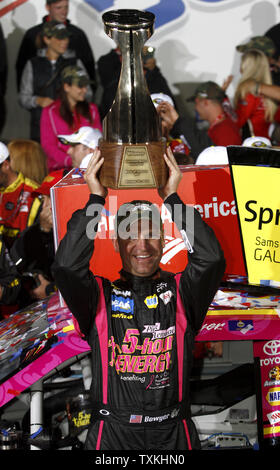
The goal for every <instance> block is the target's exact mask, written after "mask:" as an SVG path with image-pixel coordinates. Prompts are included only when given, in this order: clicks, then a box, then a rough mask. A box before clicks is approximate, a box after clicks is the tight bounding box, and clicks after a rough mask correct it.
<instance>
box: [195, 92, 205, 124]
mask: <svg viewBox="0 0 280 470" xmlns="http://www.w3.org/2000/svg"><path fill="white" fill-rule="evenodd" d="M194 102H195V109H196V111H197V112H198V114H199V117H200V118H201V119H205V118H206V115H205V111H206V100H205V99H204V98H198V97H196V98H195V101H194Z"/></svg>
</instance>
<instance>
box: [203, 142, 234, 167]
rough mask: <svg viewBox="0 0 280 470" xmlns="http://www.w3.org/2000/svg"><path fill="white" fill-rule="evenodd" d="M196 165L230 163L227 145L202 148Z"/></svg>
mask: <svg viewBox="0 0 280 470" xmlns="http://www.w3.org/2000/svg"><path fill="white" fill-rule="evenodd" d="M195 164H196V165H213V164H214V165H228V154H227V148H226V147H220V146H216V147H214V146H211V147H207V148H206V149H204V150H202V152H201V153H200V154H199V155H198V157H197V159H196V162H195Z"/></svg>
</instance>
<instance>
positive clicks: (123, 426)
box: [53, 193, 225, 451]
mask: <svg viewBox="0 0 280 470" xmlns="http://www.w3.org/2000/svg"><path fill="white" fill-rule="evenodd" d="M98 203H99V204H101V206H99V209H97V212H98V211H99V213H100V211H101V209H100V207H102V204H104V199H103V198H101V197H99V196H96V195H91V196H90V199H89V202H88V203H87V205H86V207H85V208H84V209H80V210H78V211H76V212H75V213H74V214H73V215H72V218H71V219H70V221H69V222H68V227H67V233H66V235H65V237H64V238H63V240H62V241H61V243H60V245H59V248H58V251H57V254H56V260H55V262H54V265H53V273H54V277H55V280H56V283H57V286H58V288H59V290H60V292H61V294H62V296H63V298H64V299H65V301H66V303H67V304H68V306H69V308H70V310H71V311H72V313H73V314H74V317H75V318H76V320H74V322H75V323H76V321H77V322H78V325H79V329H80V332H81V334H83V335H84V336H85V339H86V340H87V341H88V343H89V345H90V346H91V349H92V369H93V370H92V385H91V396H92V400H93V412H92V419H91V421H92V422H91V425H90V427H89V431H88V435H87V440H86V449H90V450H93V449H97V450H98V449H99V450H158V451H160V450H173V449H175V450H177V449H178V450H184V449H197V448H200V444H199V439H198V436H197V432H196V429H195V426H194V424H193V422H192V420H191V418H190V403H189V377H190V369H191V365H192V350H193V345H194V337H195V335H196V333H197V332H198V330H199V329H200V327H201V325H202V322H203V320H204V317H205V315H206V313H207V310H208V307H209V305H210V303H211V301H212V299H213V296H214V295H215V292H216V290H217V288H218V286H219V282H220V280H221V278H222V276H223V272H224V267H225V264H224V263H225V262H224V256H223V253H222V251H221V248H220V245H219V243H218V241H217V239H216V237H215V235H214V232H213V230H212V229H211V228H210V227H208V226H207V225H206V224H205V223H204V222H203V220H202V219H201V217H200V215H199V213H198V212H197V211H196V210H193V209H192V208H191V207H188V206H185V205H184V204H183V203H182V201H181V200H180V198H179V196H178V195H177V194H176V193H174V194H172V195H171V196H169V197H168V198H167V199H166V200H165V205H168V207H169V210H170V211H171V213H172V217H173V220H174V214H175V206H176V205H177V209H176V214H177V216H176V217H175V218H176V225H177V227H178V225H180V224H181V227H180V230H181V229H182V230H183V232H181V233H182V235H183V238H184V239H186V238H185V235H186V236H187V237H188V240H189V241H190V240H191V237H192V236H193V237H194V240H193V243H192V247H191V250H190V251H189V253H188V263H187V267H186V269H185V270H184V272H183V273H181V274H177V275H175V274H171V273H167V272H163V271H161V270H160V269H159V270H158V271H157V272H156V273H155V274H154V275H153V276H151V277H150V278H142V277H137V276H134V275H131V274H129V273H126V272H124V271H123V270H122V271H121V277H120V279H118V280H117V281H115V282H113V283H111V282H110V281H109V280H107V279H104V278H100V277H97V276H94V275H93V274H92V272H91V271H89V260H90V258H91V256H92V253H93V241H92V240H91V239H89V238H88V237H87V235H86V229H87V227H88V224H89V222H90V220H91V218H93V217H95V216H91V218H90V217H89V216H87V215H86V210H87V207H88V206H89V204H98ZM95 207H97V206H95ZM178 207H179V209H180V208H181V209H182V210H183V211H180V210H179V211H178ZM178 212H182V214H181V215H180V214H178ZM95 215H96V214H95ZM193 217H194V224H192V220H193ZM192 225H194V230H193V233H191V232H192V230H189V228H191V227H192ZM186 261H187V260H186Z"/></svg>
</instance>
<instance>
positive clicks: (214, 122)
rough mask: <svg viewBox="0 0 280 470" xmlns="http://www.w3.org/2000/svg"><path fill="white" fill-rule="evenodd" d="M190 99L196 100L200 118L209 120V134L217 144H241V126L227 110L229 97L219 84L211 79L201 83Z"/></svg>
mask: <svg viewBox="0 0 280 470" xmlns="http://www.w3.org/2000/svg"><path fill="white" fill-rule="evenodd" d="M188 101H194V103H195V109H196V111H197V112H198V114H199V117H200V119H202V120H204V121H208V123H209V128H208V135H209V137H210V139H212V141H213V143H214V144H215V145H219V146H224V147H226V146H227V145H240V144H241V135H240V131H239V128H238V126H237V125H236V124H235V122H234V120H233V118H232V116H229V115H228V114H227V113H226V111H225V108H224V103H225V101H227V97H226V94H225V92H224V90H223V89H222V88H221V87H219V85H217V84H216V83H215V82H211V81H208V82H205V83H202V84H200V85H199V86H198V87H197V89H196V91H195V94H194V95H193V96H192V97H191V98H189V99H188Z"/></svg>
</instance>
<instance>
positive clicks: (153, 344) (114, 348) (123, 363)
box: [109, 324, 175, 374]
mask: <svg viewBox="0 0 280 470" xmlns="http://www.w3.org/2000/svg"><path fill="white" fill-rule="evenodd" d="M145 332H151V333H152V338H150V337H145V338H144V340H143V341H142V342H141V340H140V331H139V330H138V329H136V328H129V329H127V330H126V332H125V335H124V338H123V341H122V344H121V345H120V344H117V343H116V342H115V338H114V336H111V338H110V339H109V349H111V356H110V362H109V365H110V366H111V367H114V368H115V369H116V372H117V373H118V374H119V373H133V374H145V373H151V374H155V373H163V372H165V371H168V370H169V368H170V363H171V351H172V348H173V343H174V337H175V327H170V328H168V329H167V330H160V327H159V324H157V325H154V326H152V325H145V329H144V331H143V333H145ZM141 336H142V335H141Z"/></svg>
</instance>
